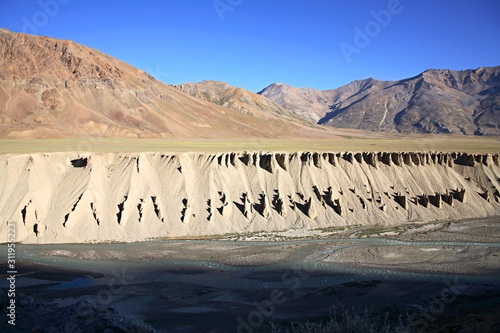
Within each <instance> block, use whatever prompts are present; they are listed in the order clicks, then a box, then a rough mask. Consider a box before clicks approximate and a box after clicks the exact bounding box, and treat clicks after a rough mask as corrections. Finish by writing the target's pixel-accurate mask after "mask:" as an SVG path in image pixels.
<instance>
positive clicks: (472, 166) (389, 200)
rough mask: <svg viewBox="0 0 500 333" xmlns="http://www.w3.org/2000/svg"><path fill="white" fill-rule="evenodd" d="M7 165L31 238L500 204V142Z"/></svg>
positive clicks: (69, 157) (135, 235) (203, 230)
mask: <svg viewBox="0 0 500 333" xmlns="http://www.w3.org/2000/svg"><path fill="white" fill-rule="evenodd" d="M0 174H1V175H4V176H5V177H0V218H1V219H2V220H3V221H12V222H13V223H15V224H16V233H17V237H18V238H17V239H18V240H19V241H21V242H23V243H82V242H92V241H99V242H106V241H124V242H128V241H139V240H145V239H149V238H161V237H178V236H188V237H194V236H206V235H217V234H226V233H250V232H256V231H261V230H267V231H281V230H288V229H293V228H295V229H302V230H308V229H318V228H332V227H333V228H344V227H347V226H353V225H365V226H396V225H401V224H404V223H407V222H430V221H436V220H442V221H446V220H450V219H464V218H478V217H486V216H498V215H500V202H499V201H500V194H499V190H500V167H499V155H498V154H484V155H472V154H462V153H453V154H449V153H373V152H372V153H349V152H348V153H345V152H344V153H340V152H337V153H333V152H332V153H314V152H292V153H287V152H276V153H261V152H255V153H253V152H235V153H219V154H210V153H205V154H204V153H182V154H168V153H164V154H159V153H140V154H132V153H131V154H124V153H107V154H104V153H103V154H99V153H92V154H90V153H87V154H77V153H51V154H42V153H40V154H30V155H2V156H0ZM7 227H8V224H7V223H3V224H2V225H1V226H0V233H2V234H7Z"/></svg>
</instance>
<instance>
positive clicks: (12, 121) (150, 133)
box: [0, 29, 324, 138]
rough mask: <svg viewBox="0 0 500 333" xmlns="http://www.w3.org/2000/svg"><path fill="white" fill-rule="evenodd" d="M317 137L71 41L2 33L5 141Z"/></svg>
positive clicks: (0, 112) (0, 107) (0, 102)
mask: <svg viewBox="0 0 500 333" xmlns="http://www.w3.org/2000/svg"><path fill="white" fill-rule="evenodd" d="M277 112H278V111H277ZM309 131H313V133H312V134H310V133H309ZM314 131H318V130H316V129H311V127H308V126H305V125H302V124H299V123H298V122H297V121H288V120H287V119H283V117H278V116H275V115H273V114H267V118H266V121H265V122H263V121H262V119H261V118H258V117H254V116H252V115H250V114H245V113H243V112H239V111H236V110H233V109H230V108H226V107H221V106H218V105H215V104H213V103H209V102H207V101H203V100H201V99H198V98H195V97H192V96H190V95H189V94H185V93H183V92H181V91H179V90H177V89H175V88H173V87H171V86H168V85H166V84H164V83H162V82H160V81H158V80H156V79H154V78H153V77H151V76H150V75H148V74H146V73H145V72H143V71H142V70H139V69H137V68H135V67H132V66H130V65H128V64H126V63H124V62H122V61H120V60H117V59H115V58H113V57H111V56H109V55H106V54H103V53H101V52H99V51H97V50H94V49H91V48H88V47H85V46H82V45H79V44H77V43H74V42H72V41H65V40H57V39H53V38H48V37H42V36H33V35H27V34H21V33H13V32H10V31H9V30H6V29H0V137H4V138H51V137H88V136H105V137H140V138H142V137H175V138H243V137H244V138H247V137H302V136H304V135H305V136H308V135H311V136H314V135H315V132H314ZM322 133H323V134H324V131H323V132H322Z"/></svg>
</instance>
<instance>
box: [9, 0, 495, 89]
mask: <svg viewBox="0 0 500 333" xmlns="http://www.w3.org/2000/svg"><path fill="white" fill-rule="evenodd" d="M381 11H382V12H381ZM373 13H378V15H379V17H378V21H377V20H376V18H375V17H374V15H373ZM387 13H389V14H390V17H389V16H388V15H387ZM384 14H385V15H384ZM375 16H377V15H375ZM499 18H500V1H498V0H438V1H436V0H400V1H397V0H390V1H389V0H337V1H334V0H309V1H306V0H286V1H283V0H216V1H214V0H175V1H173V0H165V1H147V0H145V1H137V0H134V1H129V0H119V1H117V0H99V1H93V0H22V1H20V0H0V26H1V27H4V28H7V29H10V30H12V31H15V32H28V33H34V34H37V35H44V36H49V37H54V38H59V39H69V40H73V41H75V42H78V43H81V44H83V45H86V46H89V47H92V48H95V49H98V50H100V51H102V52H104V53H107V54H110V55H112V56H114V57H116V58H118V59H120V60H123V61H125V62H127V63H129V64H131V65H133V66H136V67H139V68H141V69H143V70H145V71H147V72H149V73H150V74H152V75H153V76H156V77H157V78H158V79H160V80H162V81H163V82H165V83H169V84H180V83H183V82H199V81H202V80H205V79H211V80H219V81H224V82H227V83H229V84H232V85H234V86H238V87H243V88H246V89H249V90H251V91H254V92H257V91H259V90H261V89H262V88H264V87H266V86H267V85H269V84H271V83H273V82H282V83H287V84H290V85H292V86H297V87H311V88H316V89H332V88H337V87H339V86H341V85H344V84H347V83H349V82H351V81H353V80H357V79H365V78H368V77H374V78H376V79H379V80H397V79H403V78H406V77H411V76H414V75H416V74H418V73H420V72H422V71H424V70H426V69H428V68H449V69H455V70H460V69H468V68H477V67H481V66H497V65H500V19H499ZM362 35H364V36H362ZM348 60H350V61H348Z"/></svg>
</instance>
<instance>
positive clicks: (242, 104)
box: [173, 80, 305, 123]
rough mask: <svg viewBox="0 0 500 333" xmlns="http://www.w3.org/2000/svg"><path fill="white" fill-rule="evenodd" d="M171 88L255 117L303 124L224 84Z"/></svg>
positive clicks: (278, 108)
mask: <svg viewBox="0 0 500 333" xmlns="http://www.w3.org/2000/svg"><path fill="white" fill-rule="evenodd" d="M173 87H174V88H176V89H178V90H180V91H182V92H185V93H187V94H189V95H191V96H194V97H197V98H201V99H203V100H206V101H208V102H211V103H214V104H217V105H220V106H223V107H226V108H229V109H233V110H237V111H240V112H243V113H245V114H250V115H252V116H255V117H259V118H269V117H270V116H272V117H279V118H281V119H286V120H290V121H298V122H302V123H305V121H304V118H302V117H299V116H297V115H296V114H295V113H293V112H291V111H290V110H287V109H285V108H283V107H281V106H279V105H278V104H276V103H274V102H273V101H271V100H270V99H269V98H267V97H265V96H262V95H259V94H256V93H253V92H251V91H248V90H245V89H242V88H237V87H233V86H231V85H229V84H227V83H224V82H220V81H213V80H205V81H202V82H198V83H183V84H180V85H174V86H173Z"/></svg>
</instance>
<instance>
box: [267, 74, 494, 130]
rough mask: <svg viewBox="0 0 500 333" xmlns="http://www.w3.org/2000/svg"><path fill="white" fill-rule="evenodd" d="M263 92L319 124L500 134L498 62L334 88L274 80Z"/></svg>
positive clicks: (344, 126) (372, 128)
mask: <svg viewBox="0 0 500 333" xmlns="http://www.w3.org/2000/svg"><path fill="white" fill-rule="evenodd" d="M259 94H261V95H263V96H266V97H268V98H269V99H271V100H273V101H274V102H276V103H277V104H278V105H281V106H282V107H283V108H286V109H289V110H291V111H292V112H294V113H296V114H299V115H301V116H303V117H304V118H307V119H310V120H312V121H314V122H317V123H318V124H321V125H325V126H332V127H338V128H357V129H365V130H372V131H387V132H400V133H414V132H420V133H454V134H466V135H471V134H475V135H500V66H497V67H489V68H484V67H482V68H478V69H475V70H463V71H453V70H439V69H431V70H427V71H425V72H423V73H421V74H419V75H417V76H415V77H412V78H408V79H404V80H400V81H378V80H375V79H373V78H369V79H366V80H359V81H354V82H351V83H350V84H348V85H345V86H343V87H340V88H338V89H332V90H323V91H320V90H315V89H310V88H294V87H290V86H288V85H285V84H281V83H274V84H272V85H270V86H269V87H267V88H265V89H264V90H262V91H261V92H259Z"/></svg>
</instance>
